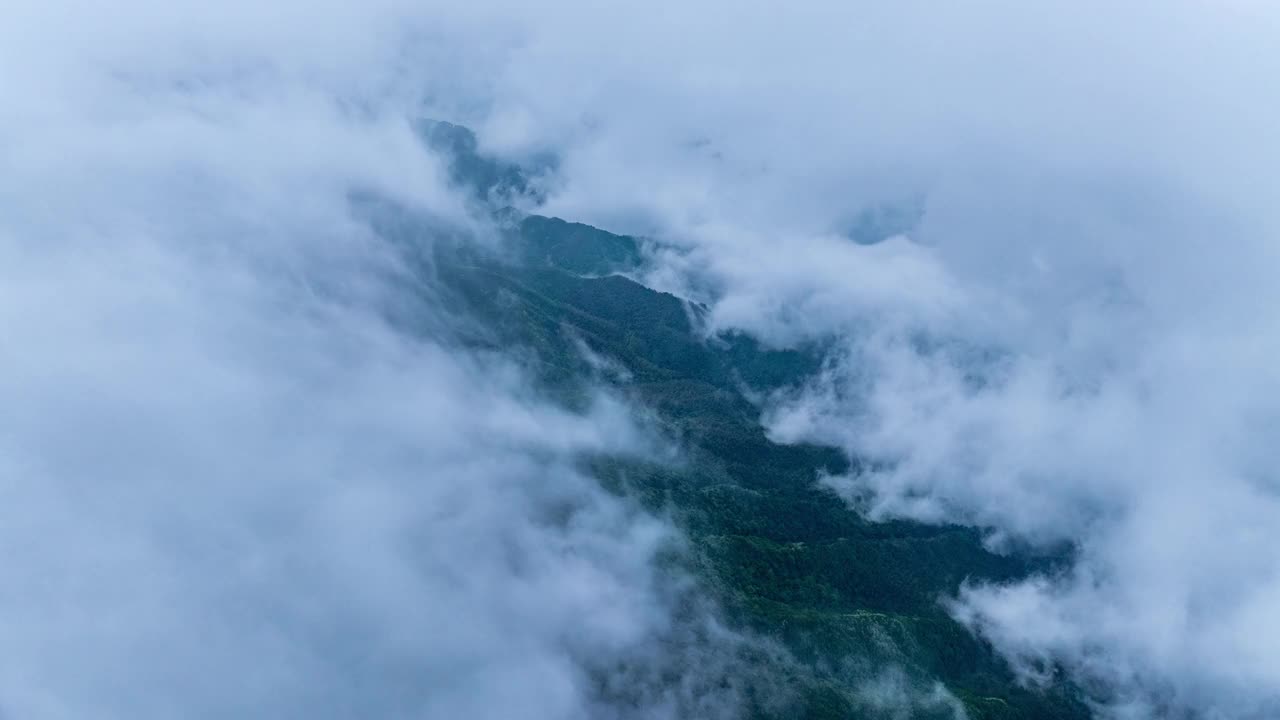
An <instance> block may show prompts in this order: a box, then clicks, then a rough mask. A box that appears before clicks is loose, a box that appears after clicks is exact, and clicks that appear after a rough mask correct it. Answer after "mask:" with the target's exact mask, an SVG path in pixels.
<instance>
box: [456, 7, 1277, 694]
mask: <svg viewBox="0 0 1280 720" xmlns="http://www.w3.org/2000/svg"><path fill="white" fill-rule="evenodd" d="M493 12H495V13H496V14H498V15H501V16H502V17H503V18H505V20H506V21H507V22H508V23H509V25H510V26H512V27H517V28H519V30H518V31H516V32H514V35H513V36H512V37H515V38H517V39H516V40H515V41H513V42H511V43H510V44H509V45H507V46H506V47H507V51H506V55H504V56H503V60H502V61H500V62H495V63H494V64H493V65H490V66H487V67H488V78H489V80H488V82H489V88H490V89H489V91H488V92H487V94H485V95H484V97H485V102H484V103H481V104H478V105H475V106H473V108H474V109H473V110H472V111H471V112H472V113H473V115H474V117H475V118H476V120H477V121H478V123H479V124H480V125H481V126H483V127H486V128H487V129H489V131H490V133H489V137H491V138H496V140H494V141H493V145H494V147H495V148H496V149H499V150H505V151H507V152H511V153H513V154H518V153H520V152H528V151H531V149H534V148H538V147H542V146H546V145H550V146H555V147H559V148H560V149H561V151H562V152H563V158H564V162H563V163H562V171H563V185H562V187H561V188H560V189H559V192H558V193H557V194H555V195H554V196H553V197H552V199H551V201H550V207H551V208H552V210H553V211H554V212H558V213H561V214H564V215H566V216H572V217H575V218H578V219H589V220H594V221H596V222H599V223H602V224H605V225H606V226H608V227H611V228H620V229H628V230H633V231H640V232H646V233H649V234H651V235H654V236H656V237H658V238H660V239H661V240H662V241H663V242H664V243H665V244H666V246H667V248H668V249H667V250H666V251H665V252H663V253H661V254H660V257H659V259H658V262H657V265H656V267H655V268H654V270H653V272H652V273H651V275H650V276H649V282H651V283H653V284H655V285H659V286H661V287H664V288H668V289H673V290H675V291H677V292H680V293H682V294H685V295H687V296H691V297H695V298H697V299H700V300H704V301H707V302H709V303H711V304H712V306H713V312H712V320H713V325H714V326H715V327H718V328H720V329H741V330H746V331H749V332H752V333H755V334H757V335H759V336H760V337H763V338H765V339H767V340H770V341H772V342H774V343H777V344H784V345H785V344H795V343H800V342H808V341H821V342H826V343H831V344H832V347H833V348H834V350H833V353H832V355H831V357H830V359H829V363H828V365H827V369H826V371H825V372H824V373H823V374H822V375H821V376H820V377H818V378H815V379H814V380H813V382H812V383H810V384H809V385H808V386H807V387H804V388H801V389H799V390H798V391H797V392H795V393H791V394H786V395H783V396H780V397H778V398H776V402H774V403H773V404H772V405H770V407H769V408H768V411H767V413H766V416H765V420H766V422H767V423H768V424H769V426H770V428H771V430H772V432H773V433H774V434H775V436H776V437H778V438H780V439H784V440H816V441H821V442H828V443H833V444H837V445H840V446H842V447H845V448H847V449H848V451H849V453H850V454H851V455H853V456H855V457H857V458H859V459H860V460H862V461H863V467H864V468H865V470H864V471H863V472H860V473H859V474H857V475H855V476H853V477H847V478H834V479H828V480H827V482H829V483H830V485H831V486H832V487H833V488H834V489H835V490H836V491H838V492H841V493H843V494H845V495H846V496H847V497H848V498H849V499H850V500H851V502H853V503H854V504H855V505H856V506H857V508H859V509H860V510H862V511H865V512H868V513H870V514H871V515H872V516H875V517H910V518H917V519H922V520H926V521H930V522H961V523H968V524H972V525H976V526H979V527H982V528H986V529H987V530H988V531H989V532H990V535H991V542H992V543H993V545H995V546H998V547H1004V548H1014V547H1019V546H1026V545H1028V544H1030V545H1033V546H1038V547H1041V548H1057V547H1061V546H1062V544H1063V543H1066V544H1068V545H1070V546H1071V547H1073V548H1074V550H1073V557H1074V560H1073V564H1072V565H1071V567H1070V568H1069V569H1068V570H1067V571H1066V572H1065V573H1064V574H1062V575H1060V576H1054V577H1044V578H1034V579H1031V580H1028V581H1026V582H1024V583H1020V584H1015V585H1013V586H1010V587H988V586H981V585H975V586H972V587H969V588H968V589H967V590H966V591H965V592H964V593H963V594H962V595H961V596H960V597H959V598H957V599H955V600H954V601H953V603H952V605H953V610H954V612H955V613H956V615H957V616H958V617H960V618H961V619H962V620H964V621H966V622H968V623H970V624H971V626H972V627H973V628H974V629H975V631H977V632H980V633H982V634H984V635H985V636H986V637H988V638H989V639H990V640H991V641H992V642H994V643H995V645H996V646H997V647H998V648H999V649H1000V650H1002V651H1003V652H1005V653H1006V654H1007V655H1008V656H1009V657H1010V658H1011V659H1012V660H1014V661H1015V663H1016V664H1017V665H1018V666H1019V667H1020V668H1021V669H1022V670H1023V671H1024V672H1025V674H1026V675H1027V677H1028V678H1030V679H1034V677H1035V676H1036V675H1037V674H1039V673H1041V672H1044V671H1045V669H1046V668H1047V667H1049V666H1050V665H1052V664H1054V663H1057V664H1060V665H1062V666H1063V667H1065V668H1066V669H1067V670H1068V671H1069V672H1071V673H1072V674H1073V675H1074V676H1075V677H1076V678H1077V679H1078V680H1080V681H1081V682H1082V683H1084V684H1085V685H1086V687H1087V688H1089V690H1090V691H1091V692H1092V693H1093V695H1094V697H1095V699H1097V700H1098V701H1099V703H1100V709H1101V712H1103V713H1104V714H1112V715H1116V716H1124V717H1152V716H1169V715H1170V714H1173V715H1177V714H1179V713H1194V714H1198V715H1201V716H1208V717H1232V718H1235V717H1266V716H1271V715H1274V714H1275V713H1276V710H1277V708H1276V703H1277V701H1278V700H1280V675H1278V674H1277V673H1280V654H1278V653H1277V652H1276V650H1275V648H1280V636H1278V635H1277V626H1276V624H1275V623H1274V622H1273V621H1272V620H1271V619H1270V618H1269V614H1268V612H1267V610H1266V609H1267V608H1269V607H1274V605H1275V601H1276V597H1277V593H1280V582H1278V580H1277V578H1280V575H1278V573H1280V554H1277V551H1276V549H1275V548H1276V543H1275V537H1276V535H1275V532H1276V531H1275V528H1276V527H1277V526H1280V522H1278V521H1280V498H1278V496H1277V487H1278V485H1277V483H1276V479H1275V477H1274V475H1275V472H1274V466H1275V465H1276V460H1277V458H1276V455H1275V451H1274V449H1273V447H1272V446H1273V445H1274V442H1273V441H1272V438H1271V435H1272V429H1273V427H1274V422H1275V420H1274V419H1275V417H1277V413H1278V411H1280V405H1277V402H1276V401H1275V400H1274V398H1275V397H1277V394H1276V392H1275V391H1276V388H1277V383H1278V381H1280V375H1277V372H1276V371H1275V370H1274V369H1273V366H1274V363H1273V362H1271V361H1270V358H1273V357H1274V356H1275V354H1276V351H1277V350H1278V349H1280V348H1277V343H1280V328H1278V327H1277V326H1276V323H1275V321H1274V319H1273V318H1272V317H1271V314H1270V313H1268V311H1267V308H1269V307H1270V306H1272V305H1274V304H1275V302H1276V300H1277V299H1280V298H1277V297H1276V291H1275V289H1274V282H1273V278H1274V275H1275V272H1276V269H1277V260H1278V258H1277V252H1276V248H1277V245H1276V243H1275V238H1276V236H1277V230H1280V216H1278V215H1277V213H1276V211H1275V206H1274V201H1273V198H1272V194H1273V193H1272V190H1271V188H1272V186H1273V185H1274V184H1275V167H1276V166H1277V165H1276V163H1277V160H1280V143H1277V141H1276V139H1275V136H1274V133H1273V132H1271V130H1270V129H1269V127H1268V125H1269V123H1270V118H1272V117H1273V116H1274V115H1275V113H1276V111H1277V109H1280V96H1277V93H1276V92H1275V91H1274V90H1273V89H1272V88H1271V86H1272V85H1273V83H1270V82H1268V80H1267V78H1269V77H1271V76H1273V75H1274V73H1275V71H1276V70H1277V69H1278V68H1277V65H1278V64H1280V52H1277V50H1276V47H1275V43H1274V42H1273V41H1272V38H1274V33H1275V31H1276V29H1277V24H1278V23H1280V16H1278V15H1277V13H1276V12H1275V11H1274V9H1272V8H1271V7H1270V6H1268V5H1266V4H1263V3H1252V2H1233V3H1213V4H1209V3H1199V2H1174V3H1158V4H1157V3H1145V2H1140V3H1130V4H1125V5H1121V6H1118V5H1116V4H1114V3H1085V4H1083V5H1082V4H1080V3H1053V4H1048V5H1044V4H1041V5H1036V6H1034V7H1033V6H1028V5H1026V4H1019V3H1007V2H979V3H968V4H965V5H963V6H948V7H939V6H937V5H936V4H925V3H911V2H907V3H893V4H887V3H874V2H868V3H852V4H849V3H844V4H838V5H837V4H834V3H802V4H800V5H799V6H794V5H793V6H789V7H787V8H786V9H785V10H784V9H781V8H775V7H770V6H766V5H764V4H751V3H748V4H745V5H744V4H741V3H735V4H734V5H733V7H732V8H730V7H728V6H727V5H723V4H718V3H701V4H696V5H689V4H682V5H680V6H679V7H675V6H662V7H655V6H653V5H652V4H647V5H646V6H645V7H644V8H643V9H637V8H629V7H619V6H611V7H608V8H596V7H594V6H593V7H585V6H572V7H571V6H567V5H566V6H562V7H560V8H553V9H545V8H539V9H538V10H537V11H536V12H535V11H528V12H523V13H522V12H521V11H520V10H518V9H515V8H511V7H506V8H499V9H497V10H494V11H493ZM587 68H589V69H590V71H589V72H588V71H587ZM459 112H462V113H466V112H467V109H466V108H464V107H462V106H459ZM894 208H896V209H897V210H898V211H899V212H897V213H896V214H897V215H899V216H903V217H906V218H908V221H907V222H905V223H902V224H901V226H900V227H893V228H889V229H888V230H886V232H885V233H884V235H890V234H895V233H900V234H901V235H902V236H899V237H890V238H874V237H873V238H867V237H865V233H866V229H865V228H866V225H867V224H866V223H865V222H863V219H864V218H866V217H868V216H870V217H877V216H886V215H888V216H893V215H894V214H895V213H894V212H887V213H886V209H894ZM911 208H918V210H919V212H918V213H915V214H914V215H913V212H914V211H911V210H910V209H911ZM872 225H873V226H874V223H873V224H872ZM859 228H861V229H859ZM878 239H883V242H874V241H875V240H878Z"/></svg>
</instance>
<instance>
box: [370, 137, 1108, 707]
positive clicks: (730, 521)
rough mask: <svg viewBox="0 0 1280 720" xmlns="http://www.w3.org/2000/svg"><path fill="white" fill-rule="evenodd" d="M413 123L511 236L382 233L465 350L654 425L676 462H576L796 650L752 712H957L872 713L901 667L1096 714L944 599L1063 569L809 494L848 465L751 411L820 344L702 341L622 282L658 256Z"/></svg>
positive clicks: (992, 695)
mask: <svg viewBox="0 0 1280 720" xmlns="http://www.w3.org/2000/svg"><path fill="white" fill-rule="evenodd" d="M419 127H420V129H421V131H422V133H423V137H424V142H426V143H427V144H428V145H429V146H430V147H432V148H434V149H435V150H437V151H439V152H443V153H444V154H445V155H446V157H447V158H448V163H449V167H450V168H451V169H450V173H451V177H452V178H453V181H454V182H455V184H457V185H458V186H459V187H461V188H463V189H465V190H466V191H467V192H468V193H470V194H471V195H472V196H473V197H475V198H478V199H484V200H485V201H487V202H490V203H491V207H490V209H489V211H490V212H492V213H493V216H494V217H495V218H496V219H497V222H498V223H499V225H500V227H501V228H502V238H501V241H500V242H499V243H497V244H496V245H494V246H492V247H490V246H486V245H483V244H476V243H468V242H465V241H450V240H441V239H440V237H439V233H438V232H436V231H435V229H434V228H432V227H431V225H430V223H429V222H428V221H426V220H421V219H415V218H413V216H412V215H411V214H409V213H406V212H404V211H402V210H399V209H397V208H395V207H393V206H391V205H386V204H384V205H376V206H370V207H371V208H372V209H371V210H369V213H370V215H369V216H370V218H371V222H372V223H373V225H374V227H375V228H376V229H377V230H378V231H379V232H381V233H382V234H384V235H385V236H387V237H389V238H391V239H392V240H393V241H394V242H395V244H396V245H397V246H398V247H401V248H403V249H404V251H405V257H406V258H408V259H409V262H410V266H411V267H412V268H413V269H414V272H415V273H416V276H417V277H419V278H421V279H422V282H423V283H424V284H425V283H429V284H430V286H431V292H433V293H438V294H439V295H440V297H441V298H442V299H443V300H444V302H445V305H446V307H449V308H451V309H452V310H453V311H454V312H456V313H457V314H458V315H459V316H460V317H465V318H467V322H466V323H465V324H463V325H462V326H460V327H459V329H458V333H459V341H460V342H464V343H466V344H468V345H470V346H472V347H475V348H481V349H489V350H492V351H494V352H500V353H505V354H514V355H516V356H518V357H521V358H524V359H525V360H526V361H527V364H528V365H529V366H530V367H532V368H534V376H535V377H536V379H537V382H538V383H539V384H540V385H541V389H542V390H543V391H545V392H547V393H548V394H550V395H552V396H553V397H556V398H559V399H560V400H561V401H562V402H564V403H565V404H566V405H568V406H570V407H573V406H575V405H580V404H582V403H584V402H586V400H587V397H588V394H589V392H590V389H591V388H592V387H596V386H599V385H605V386H607V387H609V388H611V389H612V391H614V392H616V393H618V394H620V395H622V396H624V397H626V398H628V399H630V400H631V401H632V402H633V403H634V404H635V405H636V406H638V407H643V408H646V409H648V410H649V411H650V412H652V413H653V414H654V416H655V418H656V423H657V425H658V426H659V427H660V428H661V431H662V433H663V434H664V435H666V436H667V437H668V438H669V440H670V441H671V444H673V445H675V446H677V447H679V448H680V450H681V460H680V461H679V462H671V461H667V460H661V459H656V460H653V461H648V460H637V459H634V458H618V457H607V456H603V457H591V458H584V459H583V463H584V466H585V467H587V468H589V469H590V471H591V472H592V473H593V474H594V475H595V477H597V478H598V479H599V481H600V482H601V483H602V484H603V485H604V486H605V487H607V488H609V489H610V490H612V491H614V492H617V493H619V494H622V495H626V496H628V497H631V498H633V499H634V500H635V501H636V502H638V503H641V504H642V505H643V506H645V507H646V508H648V509H650V510H652V511H654V512H656V513H660V514H665V515H667V516H670V517H672V518H673V519H674V520H675V522H676V523H677V524H678V525H679V527H680V529H681V530H682V531H683V533H684V534H685V536H686V537H687V538H688V541H689V542H688V545H689V549H688V557H686V558H683V559H680V560H679V561H678V562H680V563H682V564H683V566H684V567H685V568H687V569H690V570H692V572H693V573H694V574H695V575H696V576H697V577H698V580H699V582H700V584H701V587H702V588H703V589H704V591H705V592H706V593H707V594H709V595H710V596H711V597H712V599H713V600H714V601H715V603H716V604H717V605H718V607H719V608H720V609H721V612H723V614H724V617H725V618H726V622H727V623H729V624H730V625H731V626H732V627H734V628H737V629H740V630H741V631H743V632H749V633H753V634H756V635H758V636H761V637H764V638H769V639H771V640H773V641H776V642H778V643H780V644H781V645H782V646H783V647H785V648H786V650H787V654H788V656H789V657H790V658H791V659H792V660H791V661H789V662H788V663H785V664H779V661H778V660H777V659H776V658H773V657H769V656H761V657H758V658H754V659H749V660H748V662H749V663H753V664H754V665H755V667H754V670H753V672H754V673H756V674H757V675H758V677H770V676H773V677H783V678H785V683H786V684H787V685H788V686H789V687H790V688H791V689H792V690H793V691H794V693H793V694H794V698H793V699H792V700H791V701H790V702H789V704H788V705H787V706H786V707H785V708H781V709H779V708H777V707H768V706H767V705H766V704H765V703H758V704H757V705H755V706H754V707H753V709H752V712H754V713H755V714H756V715H757V716H759V717H802V718H848V717H903V716H910V717H953V714H954V711H953V710H952V709H950V707H948V706H947V705H946V704H945V703H941V704H934V705H932V706H931V705H928V704H927V703H926V704H921V705H919V706H913V707H911V708H909V709H908V715H902V714H900V713H902V712H903V709H902V708H900V707H899V708H893V707H881V706H876V705H875V704H874V703H868V701H867V700H866V694H867V693H868V687H869V686H872V685H874V683H875V682H876V681H877V679H879V678H883V677H884V676H885V673H886V672H887V671H889V670H892V671H893V672H896V673H900V675H901V677H903V678H905V681H904V682H905V683H906V684H907V685H908V686H909V687H911V688H915V689H917V690H918V692H920V693H926V694H927V693H929V692H935V691H933V690H931V688H933V687H934V684H935V683H941V684H942V685H943V686H944V687H945V688H946V691H947V692H948V693H950V694H951V695H952V696H954V697H955V698H956V699H958V701H959V702H960V703H961V704H962V705H963V708H964V711H965V712H966V713H967V715H968V716H969V717H970V718H975V719H983V720H997V719H1006V718H1044V719H1053V718H1062V719H1066V718H1085V717H1088V716H1089V712H1088V708H1087V707H1086V706H1085V705H1084V703H1083V702H1082V701H1081V700H1080V694H1079V692H1078V690H1077V689H1076V688H1074V687H1072V686H1071V685H1069V684H1067V683H1065V682H1060V683H1057V684H1054V685H1051V686H1049V687H1047V688H1043V689H1031V688H1027V687H1023V686H1022V685H1020V684H1019V683H1018V682H1017V680H1016V678H1015V677H1014V675H1013V674H1012V672H1011V670H1010V669H1009V668H1008V667H1007V665H1006V664H1005V663H1004V662H1003V661H1002V660H1001V659H1000V658H999V657H998V656H997V655H996V654H995V653H994V652H993V651H992V649H991V648H990V647H989V646H987V645H986V644H985V643H984V642H982V641H981V640H979V639H977V638H975V637H974V636H973V635H972V634H971V633H969V632H968V631H967V630H966V629H965V628H964V627H962V626H961V625H959V624H958V623H957V622H956V621H954V620H953V619H952V618H951V617H950V616H949V615H948V614H947V613H946V612H945V610H944V609H943V607H942V606H941V604H940V602H939V600H940V598H943V597H945V596H948V595H951V594H954V593H955V592H956V590H957V588H958V587H959V586H960V584H961V583H962V582H963V581H965V580H966V579H970V578H971V579H987V580H995V581H1000V580H1008V579H1013V578H1018V577H1024V576H1025V575H1027V574H1028V573H1029V572H1032V571H1033V570H1036V569H1044V568H1045V567H1046V566H1047V565H1049V564H1051V563H1053V562H1054V560H1053V559H1052V558H1038V557H1021V556H1012V555H999V554H994V553H992V552H989V551H988V550H986V549H984V547H983V545H982V543H981V539H980V537H979V535H978V533H977V532H976V531H974V530H971V529H966V528H961V527H955V526H934V525H921V524H917V523H911V522H897V521H895V522H878V523H877V522H869V521H867V520H865V519H863V518H862V517H860V516H859V515H858V514H857V513H856V512H853V511H851V510H850V509H849V508H848V507H847V506H846V505H845V504H844V502H842V501H841V500H840V499H838V498H837V497H835V496H834V495H833V494H831V493H830V492H828V491H826V490H824V489H823V488H822V487H820V486H819V485H818V483H817V482H816V478H817V477H818V475H819V473H821V472H832V473H841V472H846V471H848V470H850V465H851V461H850V460H849V459H847V458H845V457H844V456H843V454H842V453H841V452H839V451H837V450H836V449H834V448H826V447H817V446H811V445H780V444H777V443H774V442H772V441H770V440H769V438H768V437H767V436H766V434H765V432H764V430H763V428H762V427H761V424H760V408H759V407H758V406H757V405H756V404H755V403H754V402H753V401H752V397H756V394H757V393H761V392H768V391H770V390H773V389H777V388H783V387H787V386H791V385H794V384H796V383H799V382H801V381H803V380H804V379H805V378H806V377H807V376H809V375H811V374H812V373H814V372H816V371H817V370H818V369H819V368H820V367H821V363H822V359H823V348H821V347H808V348H802V349H797V350H784V351H780V350H771V349H767V348H764V347H761V346H760V345H759V344H758V343H756V342H755V341H754V340H752V339H751V338H748V337H745V336H741V335H731V336H727V337H712V338H708V337H706V336H705V335H704V333H702V332H701V331H700V330H699V327H698V325H699V322H698V321H699V317H700V315H701V314H702V313H703V312H705V309H704V308H701V307H699V306H697V305H696V304H692V303H690V302H687V301H685V300H683V299H681V298H678V297H675V296H673V295H670V294H667V293H662V292H658V291H655V290H653V289H650V288H648V287H645V286H644V285H643V284H641V283H640V282H637V281H636V280H635V279H633V278H632V277H630V276H629V274H630V273H632V272H633V271H635V270H637V269H638V268H640V267H642V265H643V263H644V262H645V256H644V252H643V247H644V243H643V242H642V241H641V240H639V239H637V238H633V237H628V236H624V235H617V234H613V233H610V232H607V231H604V230H601V229H598V228H594V227H591V226H589V225H583V224H579V223H573V222H568V221H565V220H562V219H559V218H551V217H543V216H539V215H524V214H521V213H519V212H517V211H514V210H511V209H510V208H508V207H505V206H504V205H503V204H502V203H505V202H506V201H507V200H510V199H511V198H512V197H513V196H522V195H523V196H525V197H529V196H530V193H531V192H532V191H531V189H530V188H531V187H532V184H531V183H530V181H529V180H528V179H527V177H526V176H525V175H524V174H523V173H522V171H521V170H520V168H518V167H516V166H514V165H509V164H504V163H502V162H500V161H498V160H495V159H492V158H487V157H485V156H483V155H482V154H480V151H479V150H478V145H477V143H476V142H475V138H474V136H473V135H471V134H470V132H469V131H466V130H465V129H463V128H460V127H459V126H454V125H448V124H444V123H423V124H421V125H420V126H419ZM495 199H500V200H499V201H498V202H497V203H495V202H494V200H495ZM855 462H856V461H855ZM784 665H785V666H784ZM753 676H756V675H753ZM760 693H761V694H763V693H764V690H763V689H760Z"/></svg>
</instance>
